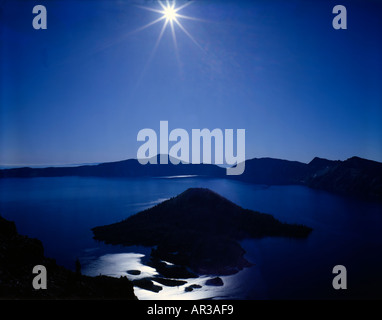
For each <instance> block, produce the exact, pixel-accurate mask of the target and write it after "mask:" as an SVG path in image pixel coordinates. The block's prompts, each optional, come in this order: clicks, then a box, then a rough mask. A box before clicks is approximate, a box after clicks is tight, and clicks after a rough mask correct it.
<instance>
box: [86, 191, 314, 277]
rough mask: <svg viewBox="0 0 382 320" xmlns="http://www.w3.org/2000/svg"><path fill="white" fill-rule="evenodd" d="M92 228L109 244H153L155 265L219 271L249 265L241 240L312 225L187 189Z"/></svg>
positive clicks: (295, 234) (305, 230) (304, 232)
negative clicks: (150, 205) (104, 224)
mask: <svg viewBox="0 0 382 320" xmlns="http://www.w3.org/2000/svg"><path fill="white" fill-rule="evenodd" d="M92 231H93V233H94V239H96V240H101V241H105V242H106V243H109V244H122V245H126V246H129V245H143V246H153V247H154V246H155V248H153V249H152V253H151V256H152V258H153V261H154V266H155V267H157V270H158V267H160V266H161V265H160V264H161V262H160V261H161V260H165V261H168V262H171V263H173V264H175V265H176V266H178V267H179V268H181V266H183V267H187V268H190V269H191V270H192V271H193V272H196V273H199V274H221V275H223V274H233V273H236V272H237V271H239V270H241V269H242V268H244V267H246V266H249V265H250V264H249V262H248V261H247V260H246V259H245V258H244V253H245V251H244V249H243V248H242V247H241V246H240V243H239V241H240V240H243V239H246V238H261V237H268V236H275V237H291V238H305V237H307V236H308V235H309V234H310V232H311V231H312V229H311V228H309V227H306V226H303V225H294V224H287V223H282V222H280V221H278V220H276V219H275V218H274V217H273V216H271V215H269V214H264V213H259V212H255V211H252V210H248V209H243V208H241V207H240V206H238V205H236V204H234V203H233V202H231V201H229V200H227V199H225V198H223V197H222V196H220V195H218V194H217V193H215V192H213V191H211V190H209V189H203V188H191V189H188V190H186V191H185V192H183V193H181V194H180V195H178V196H176V197H174V198H171V199H169V200H166V201H164V202H162V203H160V204H158V205H156V206H154V207H152V208H150V209H147V210H144V211H142V212H139V213H137V214H135V215H133V216H130V217H129V218H127V219H126V220H123V221H121V222H118V223H114V224H111V225H106V226H100V227H95V228H93V229H92ZM162 267H163V269H164V270H160V269H159V272H160V273H161V271H164V272H166V271H171V270H168V269H169V268H166V267H165V265H164V263H163V262H162ZM172 268H173V269H174V268H175V267H174V266H173V267H172ZM178 271H179V273H180V274H178V275H172V277H174V278H175V277H177V278H181V277H182V274H181V273H182V269H180V270H178ZM183 271H185V272H187V270H183ZM162 273H163V272H162ZM170 275H171V274H170ZM164 276H166V275H164ZM187 276H190V275H185V276H184V277H187Z"/></svg>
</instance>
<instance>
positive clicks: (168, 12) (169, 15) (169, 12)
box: [163, 4, 177, 22]
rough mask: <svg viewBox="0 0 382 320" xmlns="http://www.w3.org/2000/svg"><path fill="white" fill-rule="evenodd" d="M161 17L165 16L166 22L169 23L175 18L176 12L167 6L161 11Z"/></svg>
mask: <svg viewBox="0 0 382 320" xmlns="http://www.w3.org/2000/svg"><path fill="white" fill-rule="evenodd" d="M163 15H164V16H165V18H166V20H168V21H170V22H171V21H174V20H175V19H176V17H177V13H176V10H175V9H174V8H173V7H172V6H170V5H169V4H168V5H167V7H165V8H164V9H163Z"/></svg>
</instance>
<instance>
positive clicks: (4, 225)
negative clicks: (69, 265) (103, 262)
mask: <svg viewBox="0 0 382 320" xmlns="http://www.w3.org/2000/svg"><path fill="white" fill-rule="evenodd" d="M35 265H43V266H45V268H46V269H47V289H46V290H43V289H40V290H35V289H33V287H32V281H33V278H34V277H35V276H36V274H32V270H33V267H34V266H35ZM0 299H131V300H132V299H136V297H135V295H134V290H133V285H132V283H131V282H130V281H129V280H128V279H127V278H119V279H117V278H111V277H106V276H98V277H88V276H84V275H81V274H80V273H75V272H72V271H70V270H67V269H65V268H63V267H61V266H58V265H57V264H56V262H55V260H53V259H49V258H46V257H45V256H44V248H43V246H42V243H41V242H40V241H39V240H37V239H31V238H28V237H26V236H22V235H19V234H18V233H17V230H16V226H15V224H14V223H13V222H11V221H8V220H6V219H4V218H2V217H1V216H0Z"/></svg>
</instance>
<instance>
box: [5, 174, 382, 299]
mask: <svg viewBox="0 0 382 320" xmlns="http://www.w3.org/2000/svg"><path fill="white" fill-rule="evenodd" d="M190 187H206V188H209V189H211V190H213V191H215V192H217V193H219V194H221V195H222V196H224V197H226V198H228V199H229V200H231V201H233V202H234V203H236V204H238V205H240V206H242V207H244V208H248V209H252V210H256V211H260V212H264V213H270V214H272V215H274V216H275V217H276V218H277V219H279V220H281V221H285V222H290V223H302V224H305V225H307V226H310V227H312V228H313V229H314V230H313V232H312V234H311V235H310V236H309V237H308V238H307V239H304V240H295V239H287V238H264V239H260V240H244V241H243V242H242V246H243V247H244V249H245V250H246V252H247V253H246V258H247V260H249V261H250V262H252V263H253V264H254V265H253V266H252V267H250V268H246V269H244V270H243V271H241V272H239V273H238V274H237V275H235V276H229V277H226V279H224V280H225V283H226V284H227V285H225V286H223V287H222V288H219V290H216V291H215V292H212V291H211V292H209V293H207V292H204V294H205V295H204V296H203V295H199V296H198V295H192V294H190V295H184V296H183V298H190V299H194V298H201V297H212V296H214V297H225V298H239V299H258V298H259V299H295V298H299V299H301V298H302V299H311V298H321V299H322V298H350V297H351V298H353V297H355V298H381V297H382V274H381V270H382V205H381V204H377V203H370V202H364V201H360V200H356V199H352V198H346V197H340V196H337V195H333V194H330V193H327V192H323V191H318V190H313V189H309V188H306V187H302V186H262V185H254V184H248V183H243V182H238V181H233V180H228V179H202V178H195V177H193V178H171V179H170V178H167V179H164V178H156V179H154V178H152V179H149V178H147V179H126V178H123V179H122V178H121V179H119V178H81V177H62V178H29V179H0V214H1V215H2V216H4V217H5V218H7V219H9V220H13V221H15V222H16V226H17V229H18V231H19V232H20V233H21V234H24V235H28V236H30V237H35V238H38V239H40V240H41V241H42V242H43V245H44V248H45V254H46V256H48V257H51V258H55V259H56V261H57V263H59V264H61V265H64V266H66V267H68V268H70V269H74V261H75V260H76V258H79V259H80V261H81V264H82V267H83V270H84V273H87V274H95V273H103V274H105V273H107V272H103V271H104V270H112V269H113V270H117V269H118V268H119V269H121V268H122V269H123V268H125V269H123V270H126V268H130V267H131V266H129V263H130V262H131V263H132V261H134V259H136V260H137V261H138V260H139V259H138V258H140V257H142V256H143V255H145V254H146V256H147V254H149V252H150V250H149V249H145V248H137V247H129V248H123V247H119V246H110V245H105V244H102V243H98V242H96V241H94V240H93V239H92V232H91V230H90V229H91V228H92V227H95V226H99V225H104V224H110V223H113V222H117V221H120V220H122V219H125V218H126V217H128V216H130V215H132V214H134V213H137V212H139V211H141V210H143V209H146V208H149V207H151V206H153V205H155V204H157V203H159V202H162V201H163V200H165V199H168V198H170V197H173V196H176V195H178V194H180V193H181V192H183V191H184V190H186V189H187V188H190ZM201 223H203V222H202V221H201ZM129 261H130V262H129ZM335 265H344V266H345V267H346V268H347V279H348V280H347V286H348V289H347V290H339V291H338V290H334V289H333V287H332V280H333V277H334V276H335V275H334V274H332V269H333V267H334V266H335ZM108 268H109V269H108ZM131 268H132V267H131ZM122 269H121V270H122ZM113 272H114V271H113ZM113 272H111V271H110V272H109V273H110V274H112V275H113V274H115V275H116V276H118V275H119V273H118V272H117V271H115V273H113ZM150 272H152V270H148V273H150ZM138 291H139V290H138ZM143 291H145V290H143ZM201 292H202V291H201ZM139 293H140V294H139V295H138V296H139V297H141V298H154V299H155V298H174V297H178V298H181V297H180V295H178V296H177V295H176V293H175V294H174V292H170V291H166V290H163V292H160V293H150V294H146V293H144V292H142V290H140V291H139ZM208 295H209V296H208Z"/></svg>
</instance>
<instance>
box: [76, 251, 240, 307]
mask: <svg viewBox="0 0 382 320" xmlns="http://www.w3.org/2000/svg"><path fill="white" fill-rule="evenodd" d="M144 257H145V255H144V254H142V253H115V254H114V253H113V254H105V255H102V256H100V257H98V258H96V257H93V259H92V260H91V261H89V263H88V264H87V265H86V266H84V268H83V270H82V273H83V274H85V275H88V276H98V275H107V276H111V277H117V278H119V277H120V276H126V277H127V278H128V279H129V280H138V279H143V278H153V277H155V276H158V275H159V274H158V272H157V271H156V270H155V269H154V268H152V267H149V266H146V265H144V264H143V263H142V258H144ZM129 270H139V271H140V274H138V275H132V274H129V273H127V271H129ZM245 272H246V270H243V271H241V272H239V273H237V274H235V275H230V276H220V278H221V279H222V280H223V283H224V285H223V286H207V285H205V283H206V281H207V280H208V279H212V278H214V277H213V276H200V277H199V278H189V279H181V280H185V281H187V283H186V284H183V285H180V286H174V287H170V286H165V285H163V284H161V283H159V282H156V281H155V279H152V281H153V282H154V284H155V285H158V286H161V287H162V290H161V291H159V292H152V291H149V290H145V289H141V288H139V287H136V286H135V287H134V292H135V295H136V296H137V297H138V299H140V300H199V299H232V298H238V296H237V295H238V294H239V293H240V291H242V288H241V286H240V282H241V281H240V278H242V277H241V276H242V275H243V273H245ZM190 285H199V286H201V288H195V289H193V290H192V291H190V292H187V291H185V288H186V287H188V286H190Z"/></svg>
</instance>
